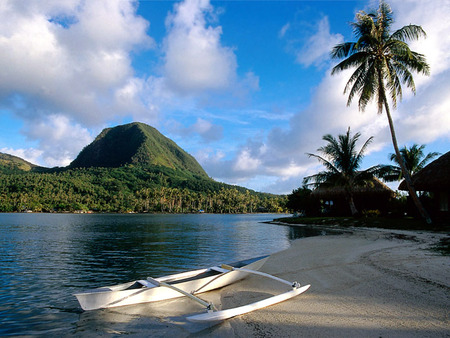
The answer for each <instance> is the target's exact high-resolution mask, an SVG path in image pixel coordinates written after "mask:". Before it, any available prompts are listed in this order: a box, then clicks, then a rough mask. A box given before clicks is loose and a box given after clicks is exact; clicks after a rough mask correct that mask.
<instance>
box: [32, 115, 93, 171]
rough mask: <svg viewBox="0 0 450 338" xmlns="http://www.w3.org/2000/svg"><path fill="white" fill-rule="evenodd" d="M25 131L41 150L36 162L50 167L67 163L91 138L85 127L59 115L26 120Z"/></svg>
mask: <svg viewBox="0 0 450 338" xmlns="http://www.w3.org/2000/svg"><path fill="white" fill-rule="evenodd" d="M25 133H26V134H27V137H28V138H29V139H30V140H32V141H37V142H38V148H39V149H40V151H41V152H42V153H41V156H40V159H37V160H38V163H39V164H41V163H45V164H46V165H49V166H52V167H53V166H66V165H69V164H70V162H72V161H73V160H74V159H75V157H76V156H77V155H78V153H79V152H80V151H81V150H82V149H83V147H85V146H86V145H88V144H89V143H90V142H91V141H92V139H93V137H92V136H91V134H90V133H89V131H88V130H87V129H86V128H84V127H82V126H81V125H80V124H77V123H74V122H73V121H71V120H70V119H68V118H67V117H65V116H61V115H51V116H47V117H45V118H44V119H40V120H38V121H36V120H34V121H28V122H27V124H26V126H25Z"/></svg>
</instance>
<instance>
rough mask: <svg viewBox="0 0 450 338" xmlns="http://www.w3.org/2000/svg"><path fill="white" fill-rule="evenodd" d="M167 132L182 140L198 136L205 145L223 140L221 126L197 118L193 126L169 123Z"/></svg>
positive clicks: (174, 122)
mask: <svg viewBox="0 0 450 338" xmlns="http://www.w3.org/2000/svg"><path fill="white" fill-rule="evenodd" d="M169 130H170V131H171V133H173V134H176V135H181V136H182V137H183V138H192V136H195V135H198V136H200V138H201V139H202V141H204V142H206V143H209V142H213V141H218V140H220V139H222V138H223V127H222V126H220V125H216V124H213V123H211V122H209V121H207V120H205V119H202V118H200V117H199V118H197V121H196V122H195V123H194V124H192V125H190V126H187V127H184V126H183V125H182V124H181V123H179V122H177V121H171V122H170V123H169Z"/></svg>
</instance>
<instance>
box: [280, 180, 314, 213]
mask: <svg viewBox="0 0 450 338" xmlns="http://www.w3.org/2000/svg"><path fill="white" fill-rule="evenodd" d="M311 193H312V191H311V190H310V189H308V188H307V187H306V186H303V187H301V188H298V189H295V190H293V191H292V194H289V195H288V196H287V203H286V207H287V208H288V210H290V211H292V212H300V213H301V214H302V215H303V216H311V215H316V214H318V210H319V208H320V202H319V201H318V200H317V199H315V198H313V197H312V196H311Z"/></svg>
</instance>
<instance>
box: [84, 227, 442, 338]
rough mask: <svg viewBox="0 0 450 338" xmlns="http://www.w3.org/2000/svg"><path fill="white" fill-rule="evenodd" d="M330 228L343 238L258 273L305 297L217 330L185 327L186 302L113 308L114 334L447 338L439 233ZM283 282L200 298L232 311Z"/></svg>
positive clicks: (274, 258) (321, 242) (297, 250)
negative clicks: (294, 285) (291, 285)
mask: <svg viewBox="0 0 450 338" xmlns="http://www.w3.org/2000/svg"><path fill="white" fill-rule="evenodd" d="M327 228H331V229H332V230H343V231H345V232H344V233H342V234H340V235H325V236H316V237H305V238H301V239H297V240H295V241H293V242H292V244H291V246H290V247H289V248H288V249H286V250H284V251H280V252H277V253H274V254H272V255H271V256H270V258H269V260H268V261H267V263H266V264H265V265H264V266H263V267H262V269H261V271H263V272H267V273H269V274H272V275H275V276H277V277H280V278H283V279H286V280H289V281H298V282H299V283H300V284H302V285H306V284H311V288H310V289H309V290H308V291H307V292H305V293H304V294H302V295H299V296H297V297H295V298H292V299H290V300H288V301H286V302H282V303H279V304H276V305H273V306H270V307H267V308H264V309H261V310H258V311H255V312H251V313H248V314H246V315H242V316H238V317H235V318H232V319H229V320H227V321H224V322H222V323H220V324H218V325H215V326H201V325H200V326H199V325H194V324H192V323H189V322H186V320H185V317H186V313H189V311H199V308H198V307H196V306H195V305H192V304H191V303H190V302H189V301H185V300H177V301H175V302H173V303H172V302H169V303H167V304H160V305H157V306H155V307H154V308H153V307H152V306H149V305H144V306H142V307H129V308H128V309H126V308H127V307H124V308H123V309H119V308H118V309H116V310H114V311H111V313H110V314H111V315H113V317H112V318H110V319H109V320H108V322H109V323H110V325H111V326H112V327H111V329H113V328H114V331H115V332H120V333H126V334H127V335H128V336H132V337H146V336H156V337H164V336H177V337H190V336H195V337H327V336H331V337H448V336H449V335H450V315H449V310H448V309H449V308H450V257H449V256H443V255H441V254H439V253H438V252H436V251H432V250H430V248H431V247H433V246H434V245H435V244H437V243H438V242H439V241H440V240H441V239H442V238H445V237H448V235H447V234H446V233H436V232H427V231H406V230H388V229H379V228H343V229H340V227H327ZM280 284H281V283H277V282H276V281H273V280H271V279H267V278H261V277H258V276H251V277H248V278H246V279H244V280H243V281H241V282H238V283H234V284H232V285H229V286H227V287H225V288H223V289H220V290H218V291H213V292H208V293H205V294H202V295H201V297H202V298H204V299H207V300H211V301H213V302H214V304H215V305H218V306H220V307H222V308H231V307H235V306H239V305H243V304H248V303H252V302H255V301H257V300H260V299H263V298H267V297H270V296H271V295H275V294H279V293H282V292H285V291H287V289H286V287H285V285H283V284H281V285H280ZM153 310H154V311H153ZM106 314H108V312H105V315H106ZM118 318H127V320H125V321H124V322H122V321H121V320H119V321H117V320H118ZM86 333H87V332H84V334H81V335H80V337H81V336H83V337H84V336H86V335H85V334H86ZM79 334H80V332H76V333H75V335H79ZM88 336H103V334H101V333H99V334H92V335H89V334H88Z"/></svg>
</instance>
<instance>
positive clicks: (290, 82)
mask: <svg viewBox="0 0 450 338" xmlns="http://www.w3.org/2000/svg"><path fill="white" fill-rule="evenodd" d="M389 4H390V5H391V7H392V9H393V11H394V18H395V20H396V22H395V24H394V28H399V27H401V26H403V25H407V24H409V23H414V24H419V25H421V26H422V27H423V28H424V29H425V31H426V32H427V35H428V36H427V39H425V40H420V41H418V42H413V43H411V46H412V48H413V50H415V51H418V52H421V53H424V54H425V55H426V57H427V60H428V62H429V63H430V66H431V76H429V77H424V76H419V75H417V76H416V77H415V80H416V87H417V94H416V96H413V95H411V94H410V93H406V90H405V94H404V97H403V101H402V102H401V103H400V104H399V105H398V108H397V109H396V110H395V111H394V112H393V115H394V119H395V124H396V128H397V134H398V135H397V137H398V140H399V144H400V146H403V145H411V144H413V143H419V144H427V147H426V151H438V152H441V153H445V152H447V151H448V150H449V148H450V147H449V145H450V142H449V141H450V111H449V110H450V95H448V93H449V92H450V76H449V75H450V74H449V73H450V36H449V34H448V31H449V30H450V23H449V21H448V20H447V18H448V17H449V15H450V1H449V0H392V1H390V2H389ZM377 5H378V2H377V1H289V0H286V1H264V0H261V1H251V0H250V1H208V0H184V1H141V2H135V1H128V0H109V1H96V0H90V1H83V0H66V1H57V0H55V1H50V0H49V1H45V2H42V1H32V0H4V1H2V2H1V4H0V69H1V72H0V152H4V153H9V154H14V155H17V156H20V157H22V158H25V159H27V160H29V161H31V162H33V163H36V164H40V165H43V166H47V167H53V166H65V165H68V164H69V163H70V162H71V161H72V160H73V159H74V158H75V157H76V155H77V154H78V152H79V151H80V150H81V149H82V148H83V147H84V146H86V145H87V144H89V143H90V142H91V141H92V140H93V139H94V138H95V136H96V135H97V134H98V133H99V132H100V131H101V130H102V129H103V128H105V127H111V126H115V125H118V124H122V123H128V122H132V121H140V122H145V123H148V124H150V125H152V126H154V127H156V128H157V129H158V130H160V131H161V132H162V133H163V134H164V135H165V136H167V137H169V138H171V139H173V140H174V141H175V142H177V143H178V144H179V145H180V146H181V147H182V148H183V149H185V150H186V151H188V152H189V153H191V154H192V155H193V156H195V157H196V159H197V160H198V161H199V162H200V164H201V165H202V166H203V167H204V168H205V170H206V172H207V173H208V174H209V175H210V176H211V177H213V178H214V179H216V180H218V181H222V182H227V183H231V184H237V185H241V186H245V187H248V188H251V189H254V190H257V191H264V192H272V193H289V192H291V191H292V190H293V189H295V188H297V187H299V186H300V185H301V181H302V178H303V177H304V176H306V175H311V174H313V173H315V172H317V171H318V170H320V169H321V167H320V165H318V163H317V162H315V161H314V159H310V158H308V157H307V156H306V155H305V153H306V152H315V151H316V149H317V148H319V147H320V146H322V145H323V141H322V136H323V135H324V134H328V133H330V134H332V135H338V134H342V133H345V132H346V130H347V128H348V127H349V126H350V127H351V129H352V131H353V132H357V131H359V132H361V133H362V138H361V139H362V141H364V140H365V139H367V138H369V137H370V136H374V137H375V139H374V142H373V143H372V145H371V146H370V148H369V149H368V153H367V156H366V158H365V161H364V163H363V167H369V166H371V165H374V164H379V163H388V154H389V153H391V152H392V145H391V140H390V134H389V131H388V127H387V121H386V118H385V116H384V115H381V116H378V115H377V114H376V109H375V108H374V107H373V106H369V107H368V108H367V109H366V111H365V112H364V113H361V112H359V111H358V109H357V106H356V105H352V106H351V107H347V106H346V99H347V98H346V97H345V96H344V95H343V90H344V86H345V83H346V80H347V79H348V76H349V74H348V73H343V74H340V75H337V76H331V75H330V69H331V68H332V67H333V64H334V63H333V62H334V61H332V60H330V59H329V51H330V48H331V47H332V46H334V45H335V44H337V43H340V42H342V41H349V40H353V37H352V31H351V28H350V26H349V24H348V23H349V22H351V21H353V20H354V18H355V14H356V13H357V12H358V11H359V10H369V9H371V8H376V7H377ZM361 144H362V142H361ZM393 188H395V185H394V186H393Z"/></svg>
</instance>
